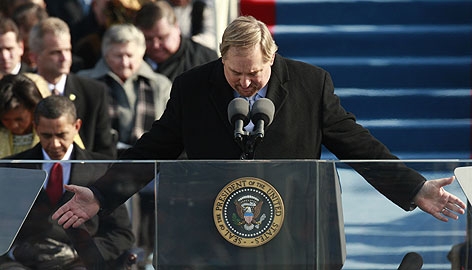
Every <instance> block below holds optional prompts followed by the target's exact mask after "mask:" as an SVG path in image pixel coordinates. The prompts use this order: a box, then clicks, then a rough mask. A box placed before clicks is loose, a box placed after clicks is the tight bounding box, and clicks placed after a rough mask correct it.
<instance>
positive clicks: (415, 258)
mask: <svg viewBox="0 0 472 270" xmlns="http://www.w3.org/2000/svg"><path fill="white" fill-rule="evenodd" d="M422 266H423V258H422V257H421V255H420V254H418V253H416V252H408V253H407V254H406V255H405V257H403V260H402V262H401V263H400V266H399V267H398V269H397V270H420V269H421V267H422Z"/></svg>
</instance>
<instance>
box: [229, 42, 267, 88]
mask: <svg viewBox="0 0 472 270" xmlns="http://www.w3.org/2000/svg"><path fill="white" fill-rule="evenodd" d="M273 63H274V56H273V57H272V59H271V60H270V61H268V62H265V61H264V59H263V57H262V51H261V49H260V45H259V44H258V45H256V46H255V47H253V48H249V49H243V48H235V47H231V48H230V49H229V50H228V52H227V53H226V55H225V56H224V57H223V64H224V74H225V78H226V81H228V83H229V85H231V87H232V88H233V89H234V90H236V92H238V93H239V95H241V96H243V97H250V96H253V95H254V94H255V93H256V92H257V91H259V90H261V89H262V88H263V87H264V86H265V85H266V84H267V83H268V82H269V79H270V74H271V66H272V64H273Z"/></svg>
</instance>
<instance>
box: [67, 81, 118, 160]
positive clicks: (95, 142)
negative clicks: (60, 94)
mask: <svg viewBox="0 0 472 270" xmlns="http://www.w3.org/2000/svg"><path fill="white" fill-rule="evenodd" d="M64 96H66V97H69V99H71V100H72V101H73V102H74V105H75V107H76V108H77V116H78V117H79V118H80V119H82V127H81V128H80V131H79V133H80V137H81V139H82V141H83V142H84V145H85V149H87V150H89V151H92V152H98V153H102V154H104V155H107V156H108V158H111V157H115V156H116V154H115V152H116V147H115V145H114V142H113V139H112V136H111V122H110V116H109V114H108V105H109V102H108V90H107V88H106V86H105V84H103V83H101V82H98V81H96V80H92V79H89V78H84V77H80V76H77V75H75V74H68V75H67V80H66V85H65V89H64Z"/></svg>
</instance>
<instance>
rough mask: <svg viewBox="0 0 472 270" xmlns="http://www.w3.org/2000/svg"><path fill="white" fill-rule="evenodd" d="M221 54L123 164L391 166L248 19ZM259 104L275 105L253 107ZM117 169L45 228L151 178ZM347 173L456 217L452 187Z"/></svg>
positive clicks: (400, 200)
mask: <svg viewBox="0 0 472 270" xmlns="http://www.w3.org/2000/svg"><path fill="white" fill-rule="evenodd" d="M220 51H221V55H222V57H221V58H220V59H218V60H216V61H213V62H209V63H207V64H204V65H202V66H199V67H196V68H194V69H192V70H190V71H188V72H186V73H183V74H181V75H180V76H178V77H177V78H176V79H175V81H174V82H173V86H172V92H171V98H170V100H169V102H168V103H167V107H166V110H165V112H164V114H163V116H162V117H161V118H160V119H159V120H157V121H155V122H154V124H153V126H152V128H151V130H150V131H149V132H147V133H145V134H144V135H143V136H142V137H141V138H140V139H139V140H138V142H137V143H136V144H135V145H134V146H133V147H132V148H130V149H129V150H128V151H126V152H125V153H124V154H123V155H122V156H121V157H120V158H121V159H126V160H129V159H143V160H171V159H176V158H177V157H178V156H179V154H180V153H181V152H182V151H183V150H185V151H186V153H187V155H188V158H189V159H199V160H203V159H209V160H215V159H217V160H235V159H240V158H242V157H243V158H244V157H247V156H248V155H246V154H250V155H249V156H250V157H251V158H253V159H269V160H270V159H319V158H320V154H321V147H322V145H324V146H325V147H326V148H327V149H328V150H330V151H331V152H332V153H334V154H335V155H336V156H337V157H338V158H339V159H345V160H354V159H357V160H359V159H360V160H374V159H375V160H384V159H388V160H397V159H398V158H397V157H396V156H394V155H393V154H392V153H390V151H389V150H388V149H387V147H386V146H384V145H383V144H382V143H381V142H380V141H378V140H377V139H375V138H374V137H373V136H372V135H371V134H370V133H369V131H368V130H367V129H365V128H364V127H362V126H360V125H359V124H357V123H356V120H355V117H354V116H353V115H352V114H350V113H348V112H346V111H345V110H344V108H343V107H342V106H341V105H340V101H339V98H338V97H337V96H336V95H335V94H334V86H333V82H332V80H331V77H330V75H329V74H328V72H326V71H325V70H323V69H321V68H319V67H316V66H312V65H309V64H306V63H302V62H299V61H294V60H290V59H287V58H284V57H282V56H281V55H279V54H277V53H276V52H277V45H276V44H275V42H274V40H273V38H272V36H271V34H270V32H269V30H268V28H267V26H266V25H265V24H264V23H262V22H260V21H258V20H256V19H255V18H253V17H251V16H241V17H239V18H237V19H235V20H234V21H233V22H232V23H231V24H230V25H229V26H228V27H227V28H226V30H225V32H224V34H223V37H222V43H221V45H220ZM240 97H241V98H243V99H247V100H253V102H254V105H252V108H249V109H247V110H245V108H247V107H249V104H250V102H249V101H248V103H247V105H244V104H243V105H238V104H237V105H236V106H235V108H233V107H231V106H232V101H233V100H234V99H237V100H238V101H239V100H240V99H239V98H240ZM260 100H263V101H264V102H265V103H264V104H267V100H269V101H270V103H272V104H273V105H270V104H269V105H264V104H263V105H261V106H262V108H261V106H259V107H257V105H256V104H257V103H258V102H259V101H260ZM251 102H252V101H251ZM256 107H257V108H258V109H257V110H258V111H257V113H254V111H253V110H256ZM271 108H272V109H271ZM248 110H249V112H250V113H248ZM234 112H235V113H234ZM233 113H234V114H233ZM228 114H231V115H228ZM249 120H250V121H249ZM268 124H270V125H268ZM262 139H263V140H262ZM241 141H243V143H241ZM120 166H122V165H120V164H116V165H115V166H114V167H112V168H111V169H110V170H109V171H108V173H107V174H106V175H105V176H104V177H102V178H101V179H99V180H98V181H97V182H95V183H94V184H93V185H91V186H89V187H88V188H84V187H78V186H67V187H66V189H67V190H69V191H71V192H74V193H76V194H75V197H74V198H73V199H72V200H71V201H69V202H68V203H67V204H65V205H63V206H62V207H61V208H59V209H58V211H56V213H55V214H54V215H53V218H54V219H57V220H58V223H59V224H61V225H63V226H64V228H68V227H71V226H72V227H77V226H80V225H81V224H83V223H84V222H85V221H86V220H88V219H90V218H91V217H93V216H95V215H96V214H97V213H98V212H99V210H100V209H101V210H104V211H105V212H106V211H107V210H108V211H109V210H111V209H114V208H115V207H116V206H118V205H120V204H122V203H123V202H124V201H125V200H126V199H127V198H129V197H130V196H131V195H132V194H133V193H134V192H137V191H139V190H140V189H141V187H143V186H144V185H145V184H146V183H147V182H148V181H150V180H151V179H152V178H153V170H152V169H151V170H149V172H148V173H149V177H143V178H135V180H134V181H135V182H133V183H130V182H131V181H130V180H129V179H122V178H116V177H114V175H113V172H114V171H117V170H119V168H120ZM385 166H388V167H385ZM353 167H354V168H355V169H356V170H357V171H358V172H359V173H360V174H361V175H362V176H363V177H364V178H366V180H368V181H369V183H371V184H372V185H373V186H374V187H375V188H376V189H377V190H379V191H380V192H381V193H382V194H383V195H385V196H386V197H387V198H388V199H390V200H391V201H392V202H394V203H395V204H397V205H398V206H399V207H401V208H403V209H404V210H406V211H410V210H412V209H414V208H415V207H416V206H418V207H419V208H421V209H422V210H423V211H425V212H427V213H429V214H431V215H432V216H433V217H435V218H437V219H438V220H441V221H447V220H448V219H449V218H452V219H457V218H458V216H457V215H458V214H463V213H464V209H465V204H464V203H463V202H462V201H461V200H460V199H459V198H458V197H456V196H454V195H453V194H450V193H449V192H447V191H445V190H444V188H443V187H444V186H446V185H449V184H451V183H452V181H453V180H454V178H453V177H451V178H444V179H437V180H430V181H426V179H424V177H423V176H421V175H420V174H419V173H417V172H415V171H413V170H411V169H409V168H407V167H406V166H404V165H403V164H401V163H391V164H390V163H389V164H387V165H385V164H376V163H374V162H373V163H372V166H371V167H369V168H361V167H358V166H355V165H353ZM385 169H388V170H385ZM388 171H390V172H392V171H394V173H388ZM140 173H143V174H144V172H143V171H141V172H140ZM119 186H128V187H131V188H130V189H127V190H119V189H118V188H117V187H119Z"/></svg>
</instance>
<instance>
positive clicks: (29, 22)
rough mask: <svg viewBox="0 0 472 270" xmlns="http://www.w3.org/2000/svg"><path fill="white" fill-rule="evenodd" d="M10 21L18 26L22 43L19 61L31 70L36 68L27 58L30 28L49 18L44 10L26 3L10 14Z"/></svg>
mask: <svg viewBox="0 0 472 270" xmlns="http://www.w3.org/2000/svg"><path fill="white" fill-rule="evenodd" d="M11 17H12V19H13V21H14V22H15V23H16V25H17V26H18V30H19V33H20V35H19V36H20V37H21V40H22V41H23V51H24V52H23V56H22V57H21V61H22V62H23V63H26V64H27V65H29V66H30V67H31V68H32V69H34V68H36V64H35V63H33V62H32V61H31V58H30V57H29V45H28V37H29V32H30V31H31V28H32V27H33V26H34V25H35V24H37V23H38V22H40V21H42V20H44V19H46V18H47V17H49V15H48V13H47V11H46V9H45V8H44V7H42V6H40V5H37V4H35V3H27V4H23V5H21V6H18V7H17V8H16V9H15V10H14V11H13V13H12V16H11Z"/></svg>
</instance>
